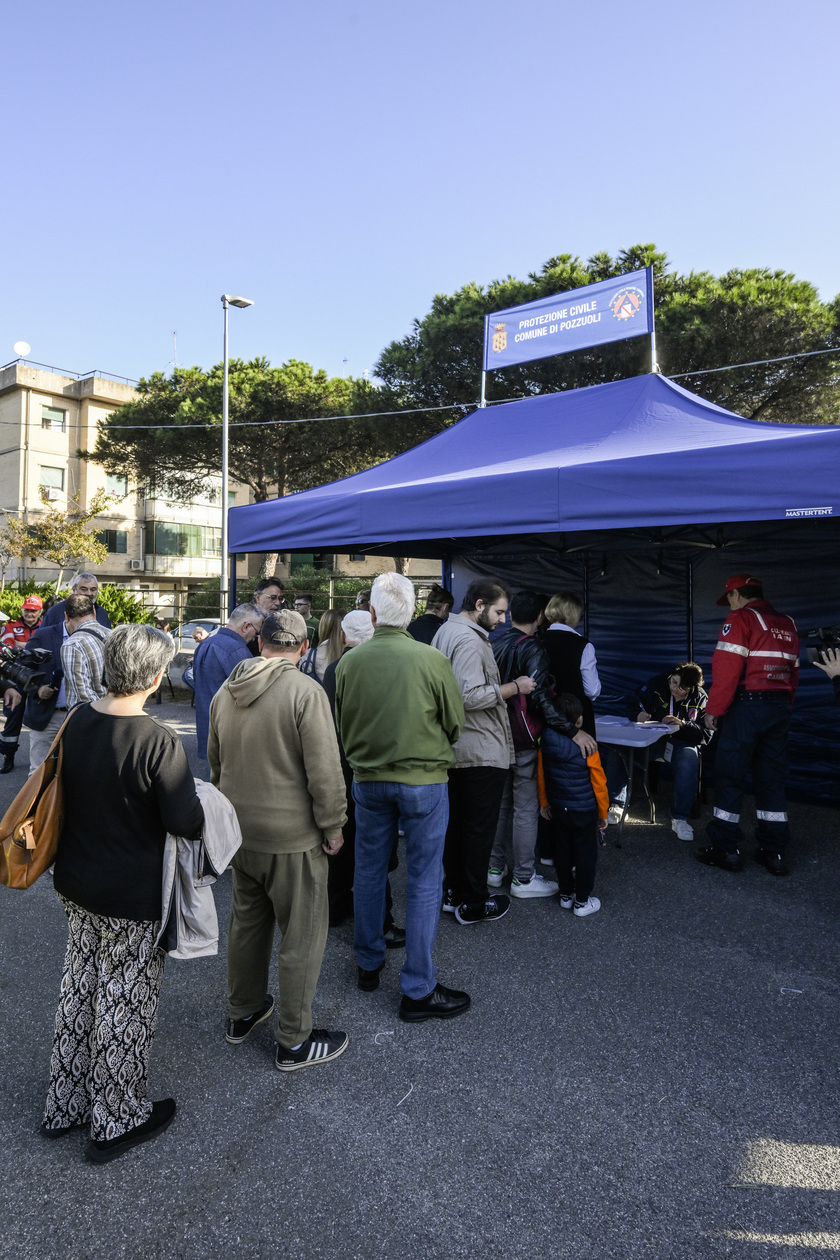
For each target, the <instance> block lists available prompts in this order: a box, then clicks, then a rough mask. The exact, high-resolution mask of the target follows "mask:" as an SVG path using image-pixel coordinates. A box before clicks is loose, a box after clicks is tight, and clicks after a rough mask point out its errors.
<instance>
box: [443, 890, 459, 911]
mask: <svg viewBox="0 0 840 1260" xmlns="http://www.w3.org/2000/svg"><path fill="white" fill-rule="evenodd" d="M440 908H441V910H442V911H443V913H444V914H454V913H455V911H456V910H457V909H458V902H457V901H456V900H455V898H454V896H453V894H452V889H451V888H447V890H446V892H445V893H444V894H443V901H442V902H441V907H440Z"/></svg>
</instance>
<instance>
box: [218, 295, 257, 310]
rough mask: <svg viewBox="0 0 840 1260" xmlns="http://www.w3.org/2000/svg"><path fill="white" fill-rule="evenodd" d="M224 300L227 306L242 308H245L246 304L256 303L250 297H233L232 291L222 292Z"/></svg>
mask: <svg viewBox="0 0 840 1260" xmlns="http://www.w3.org/2000/svg"><path fill="white" fill-rule="evenodd" d="M222 302H223V303H224V305H225V306H238V307H239V308H240V310H244V309H245V307H246V306H253V305H254V303H253V302H252V301H251V300H250V298H244V297H233V296H232V295H231V294H230V293H223V294H222Z"/></svg>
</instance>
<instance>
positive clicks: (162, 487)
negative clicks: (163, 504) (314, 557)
mask: <svg viewBox="0 0 840 1260" xmlns="http://www.w3.org/2000/svg"><path fill="white" fill-rule="evenodd" d="M229 381H230V425H231V427H230V437H229V460H230V475H231V477H232V478H233V479H234V480H236V481H238V482H241V483H242V484H243V485H246V486H248V487H249V488H250V489H251V491H252V492H253V495H254V499H255V500H256V501H257V502H262V501H263V500H264V499H267V498H269V497H271V496H273V495H276V494H278V493H279V494H289V493H292V492H293V491H297V490H308V489H310V488H311V487H313V486H317V485H323V483H324V482H327V481H333V480H336V479H337V478H339V477H346V476H347V475H349V474H350V473H353V472H357V471H358V470H359V469H360V468H365V467H367V466H368V465H369V464H370V463H374V462H376V460H377V459H380V458H384V457H385V456H386V455H387V454H389V453H390V430H391V429H393V427H394V426H393V425H388V424H386V423H383V421H381V420H376V419H366V418H364V417H363V416H362V418H360V419H355V420H349V421H348V420H329V419H327V420H322V421H319V422H318V423H307V424H299V423H288V422H291V421H298V420H305V419H315V418H317V417H319V416H336V415H340V416H345V415H351V414H352V415H354V416H358V415H361V413H364V412H372V411H378V410H379V409H380V403H379V400H378V396H377V391H376V390H375V389H374V387H373V386H372V385H370V384H369V383H368V382H367V381H356V380H353V379H352V378H350V379H342V378H340V377H328V376H327V374H326V372H323V371H318V372H315V371H313V370H312V368H311V367H310V366H309V364H307V363H300V362H298V361H297V360H291V361H290V362H288V363H284V364H283V365H282V367H272V366H271V365H270V363H269V362H268V361H267V360H266V359H253V360H252V361H251V362H249V363H244V362H242V361H241V360H238V359H234V360H232V361H231V363H230V370H229ZM138 392H139V397H138V398H137V399H136V400H135V401H133V402H130V403H127V404H126V405H125V406H124V407H121V408H120V409H119V410H118V411H116V412H114V414H113V415H112V416H110V417H109V418H108V420H106V421H105V422H104V423H103V424H102V425H100V430H99V436H98V438H97V442H96V446H95V447H94V449H93V450H92V451H91V452H89V453H88V455H87V458H89V459H91V460H94V461H95V462H96V463H98V464H101V465H102V466H103V467H104V468H106V469H107V470H108V471H109V472H121V473H123V474H128V476H129V477H130V478H131V479H132V480H133V481H136V482H137V483H139V484H143V483H144V482H150V483H152V484H153V485H154V486H155V487H156V488H157V489H158V490H159V491H162V492H164V493H165V494H167V495H168V496H169V497H172V498H176V499H180V500H183V501H188V500H190V499H194V498H196V497H197V496H198V495H200V494H202V493H204V492H206V491H207V490H208V488H209V487H210V485H211V484H212V479H213V478H216V477H218V476H219V474H220V472H221V467H222V443H221V423H222V367H221V365H217V366H216V367H214V368H213V369H212V370H211V371H210V372H203V371H202V370H201V369H200V368H197V367H194V368H187V369H178V370H176V371H175V372H173V373H172V375H171V376H164V375H163V374H162V373H160V372H158V373H155V374H154V375H153V376H151V377H149V378H148V380H142V381H141V382H140V384H139V387H138ZM277 421H286V422H287V423H285V424H278V423H276V422H277ZM173 426H174V427H173ZM371 456H373V458H371Z"/></svg>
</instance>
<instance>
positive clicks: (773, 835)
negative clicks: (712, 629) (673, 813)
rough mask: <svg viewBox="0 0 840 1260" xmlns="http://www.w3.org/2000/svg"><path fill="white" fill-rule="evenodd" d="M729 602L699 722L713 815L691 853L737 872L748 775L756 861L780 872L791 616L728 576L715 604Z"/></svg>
mask: <svg viewBox="0 0 840 1260" xmlns="http://www.w3.org/2000/svg"><path fill="white" fill-rule="evenodd" d="M717 602H718V603H719V604H720V605H721V606H722V607H726V605H727V604H728V605H729V608H730V609H731V612H730V616H729V617H728V618H727V620H726V621H725V622H724V625H723V628H722V629H721V632H720V638H719V639H718V643H717V647H716V649H715V655H714V660H713V665H712V671H713V675H714V681H713V684H712V689H711V691H710V692H709V701H708V704H707V705H706V716H705V722H706V725H707V726H708V727H709V728H710V729H712V730H719V731H720V735H719V738H718V741H717V753H716V755H715V810H714V817H713V819H712V821H711V822H710V823H709V825H708V826H707V828H706V834H707V836H708V838H709V840H710V841H711V844H710V845H709V846H708V847H706V848H701V849H697V851H696V852H695V854H694V856H695V857H696V858H697V860H698V861H699V862H705V863H706V865H707V866H720V867H722V868H723V869H724V870H728V871H740V870H742V869H743V862H742V860H741V852H740V844H741V842H742V841H743V839H744V833H743V832H742V830H741V826H740V821H741V800H742V798H743V795H744V787H745V783H746V777H747V774H748V772H749V771H750V770H752V777H753V791H754V792H755V808H756V819H757V821H756V828H755V838H756V840H757V841H758V846H759V847H758V851H757V853H756V855H755V856H756V860H757V861H759V862H761V863H762V864H763V865H764V866H766V867H767V869H768V871H770V873H771V874H772V875H787V873H788V868H787V864H786V862H785V849H786V848H787V844H788V840H789V839H790V828H789V826H788V816H787V812H786V800H785V779H786V778H787V734H788V727H789V726H790V714H791V707H792V705H793V697H794V694H795V692H796V683H797V680H798V677H799V635H798V634H797V630H796V625H795V623H794V621H793V618H792V617H786V616H785V615H784V614H783V613H778V612H776V610H775V608H774V607H773V605H772V604H770V603H768V602H767V600H766V599H765V598H764V593H763V590H762V586H761V583H760V582H759V581H758V579H757V578H753V577H749V576H748V575H747V574H745V573H736V574H735V575H734V577H731V578H730V579H729V581H728V582H727V583H726V588H725V590H724V592H723V595H721V597H720V599H719V600H718V601H717Z"/></svg>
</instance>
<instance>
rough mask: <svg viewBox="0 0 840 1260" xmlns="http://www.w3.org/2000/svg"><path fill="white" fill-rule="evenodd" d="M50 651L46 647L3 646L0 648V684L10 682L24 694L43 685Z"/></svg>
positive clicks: (5, 684)
mask: <svg viewBox="0 0 840 1260" xmlns="http://www.w3.org/2000/svg"><path fill="white" fill-rule="evenodd" d="M51 656H52V653H51V652H50V651H49V650H48V649H47V648H37V647H36V648H30V647H19V648H14V647H5V648H2V649H0V686H2V687H3V688H4V689H5V688H6V687H8V686H9V685H10V684H11V685H13V686H15V687H17V689H18V691H22V692H23V694H24V695H28V694H29V692H30V691H37V690H38V688H39V687H43V685H44V678H45V677H46V669H45V668H44V667H45V666H46V664H47V662H48V661H49V659H50V657H51Z"/></svg>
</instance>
